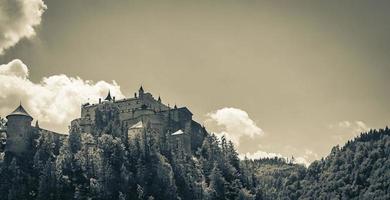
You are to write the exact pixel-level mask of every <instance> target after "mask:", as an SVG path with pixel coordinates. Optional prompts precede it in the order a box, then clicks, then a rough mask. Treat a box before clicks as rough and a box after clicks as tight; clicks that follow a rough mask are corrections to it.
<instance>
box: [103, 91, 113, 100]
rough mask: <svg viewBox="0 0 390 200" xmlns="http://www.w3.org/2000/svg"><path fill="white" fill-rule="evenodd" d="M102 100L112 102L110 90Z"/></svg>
mask: <svg viewBox="0 0 390 200" xmlns="http://www.w3.org/2000/svg"><path fill="white" fill-rule="evenodd" d="M104 100H106V101H111V100H112V97H111V92H110V90H109V91H108V94H107V97H106V98H105V99H104Z"/></svg>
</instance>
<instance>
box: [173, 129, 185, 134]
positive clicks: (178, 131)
mask: <svg viewBox="0 0 390 200" xmlns="http://www.w3.org/2000/svg"><path fill="white" fill-rule="evenodd" d="M183 133H184V132H183V131H182V130H181V129H179V130H177V131H176V132H174V133H172V134H171V135H181V134H183Z"/></svg>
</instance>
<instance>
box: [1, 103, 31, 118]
mask: <svg viewBox="0 0 390 200" xmlns="http://www.w3.org/2000/svg"><path fill="white" fill-rule="evenodd" d="M15 115H18V116H27V117H31V115H30V114H28V113H27V111H26V109H24V108H23V106H22V104H20V105H19V106H18V107H17V108H16V109H15V110H14V111H13V112H12V113H11V114H9V115H8V116H7V117H9V116H15ZM31 118H32V117H31Z"/></svg>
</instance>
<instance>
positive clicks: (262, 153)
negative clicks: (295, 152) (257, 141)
mask: <svg viewBox="0 0 390 200" xmlns="http://www.w3.org/2000/svg"><path fill="white" fill-rule="evenodd" d="M311 153H313V152H311V151H309V150H306V151H305V155H304V156H300V157H294V159H293V160H291V159H292V158H291V157H290V158H288V157H287V156H283V155H282V154H280V153H273V152H266V151H261V150H259V151H256V152H253V153H249V152H247V153H244V154H240V155H239V158H240V159H244V158H245V157H246V158H248V159H252V160H253V159H261V158H275V157H277V158H283V159H285V160H286V161H288V162H293V163H295V164H302V165H305V166H306V167H308V166H309V165H310V162H309V161H308V157H309V156H310V155H311Z"/></svg>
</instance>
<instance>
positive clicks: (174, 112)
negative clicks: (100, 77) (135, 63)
mask: <svg viewBox="0 0 390 200" xmlns="http://www.w3.org/2000/svg"><path fill="white" fill-rule="evenodd" d="M113 109H114V110H116V111H117V112H118V113H119V114H118V115H119V123H120V126H121V127H123V128H124V129H125V130H126V131H125V132H126V133H125V134H127V136H126V137H128V138H131V137H133V136H134V135H135V134H137V133H142V132H148V133H152V134H158V136H160V138H161V139H162V140H169V141H170V143H171V144H173V146H176V147H179V146H180V148H184V150H185V151H186V152H191V151H192V152H194V151H196V149H197V148H198V147H200V146H201V145H202V143H203V138H204V136H205V135H206V134H207V132H206V130H205V128H204V127H202V126H201V125H200V124H199V123H197V122H195V121H194V120H193V119H192V113H191V111H190V110H188V109H187V108H186V107H180V108H178V107H177V106H176V105H175V106H174V107H173V108H171V107H170V106H169V105H165V104H163V103H162V100H161V98H160V97H158V98H157V99H155V98H154V97H153V96H152V94H150V93H147V92H145V91H144V89H143V88H142V86H141V87H140V88H139V90H138V95H137V93H135V94H134V97H133V98H125V99H120V100H116V99H115V97H113V96H111V93H110V92H108V95H107V97H106V98H105V99H104V100H101V99H99V103H97V104H89V103H87V104H84V105H82V106H81V117H80V118H78V119H75V120H73V121H72V122H71V127H79V128H80V129H81V130H80V131H81V132H87V133H93V132H94V129H95V128H96V127H97V126H98V125H99V124H98V123H99V121H101V119H96V116H98V115H97V112H103V113H104V112H111V111H112V110H113ZM105 116H108V115H105Z"/></svg>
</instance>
